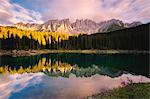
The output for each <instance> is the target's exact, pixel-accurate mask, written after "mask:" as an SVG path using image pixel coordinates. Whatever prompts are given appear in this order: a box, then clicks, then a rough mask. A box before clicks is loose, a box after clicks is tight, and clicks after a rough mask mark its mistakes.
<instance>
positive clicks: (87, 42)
mask: <svg viewBox="0 0 150 99" xmlns="http://www.w3.org/2000/svg"><path fill="white" fill-rule="evenodd" d="M112 28H113V29H114V28H116V26H114V27H112ZM117 28H121V27H117ZM72 42H73V44H72ZM74 43H75V44H74ZM63 44H65V45H67V46H63V48H64V49H107V50H109V49H115V50H117V49H119V50H149V24H146V25H141V26H138V27H134V28H128V29H123V30H117V31H112V32H107V33H97V34H92V35H79V37H78V38H69V40H65V41H63Z"/></svg>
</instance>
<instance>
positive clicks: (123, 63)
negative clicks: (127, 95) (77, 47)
mask: <svg viewBox="0 0 150 99" xmlns="http://www.w3.org/2000/svg"><path fill="white" fill-rule="evenodd" d="M0 66H1V67H5V66H8V67H9V68H11V69H12V70H13V69H14V68H15V69H17V70H18V69H19V68H20V66H21V67H23V69H26V68H29V67H31V68H32V69H34V68H36V67H38V68H39V70H35V71H34V72H38V71H43V68H46V67H47V68H49V69H50V68H51V69H53V70H51V71H50V72H54V69H56V70H55V72H59V71H61V70H58V67H61V68H60V69H64V68H66V71H67V69H70V71H68V72H71V70H72V67H75V68H76V67H78V68H79V69H87V68H94V67H97V68H99V69H101V74H105V75H109V76H111V77H114V76H119V75H121V74H122V73H124V72H128V73H131V74H137V75H144V76H149V55H147V54H146V55H143V54H107V55H101V54H83V53H82V54H80V53H50V54H43V55H36V56H25V57H10V56H2V57H1V62H0ZM40 66H41V67H40ZM67 66H68V67H67ZM66 71H64V72H66ZM31 72H32V71H31ZM96 73H97V72H96ZM99 73H100V72H99Z"/></svg>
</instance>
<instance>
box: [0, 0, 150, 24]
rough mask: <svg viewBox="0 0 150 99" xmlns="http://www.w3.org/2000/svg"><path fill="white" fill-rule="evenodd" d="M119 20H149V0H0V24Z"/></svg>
mask: <svg viewBox="0 0 150 99" xmlns="http://www.w3.org/2000/svg"><path fill="white" fill-rule="evenodd" d="M65 18H69V19H70V20H71V21H75V20H76V19H92V20H94V21H96V22H101V21H106V20H110V19H119V20H122V21H124V22H128V23H131V22H133V21H141V22H143V23H148V22H150V2H149V0H0V25H11V24H15V23H18V22H24V23H38V24H41V23H43V22H45V21H47V20H52V19H65Z"/></svg>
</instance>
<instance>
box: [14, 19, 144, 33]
mask: <svg viewBox="0 0 150 99" xmlns="http://www.w3.org/2000/svg"><path fill="white" fill-rule="evenodd" d="M141 24H142V23H141V22H133V23H123V22H122V21H121V20H117V19H111V20H108V21H103V22H100V23H96V22H95V21H93V20H90V19H77V20H76V21H75V22H72V23H71V22H70V20H69V19H62V20H58V19H55V20H48V21H46V22H45V23H43V24H34V23H33V24H29V23H27V24H24V23H22V22H21V23H17V24H15V26H16V27H17V28H20V29H28V30H37V31H48V32H60V33H86V34H92V33H97V32H107V31H114V30H118V29H123V28H130V27H135V26H138V25H141Z"/></svg>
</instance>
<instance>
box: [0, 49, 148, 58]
mask: <svg viewBox="0 0 150 99" xmlns="http://www.w3.org/2000/svg"><path fill="white" fill-rule="evenodd" d="M48 53H83V54H88V53H90V54H150V52H149V51H139V50H48V49H43V50H8V51H7V50H0V56H12V57H19V56H32V55H40V54H48Z"/></svg>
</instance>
